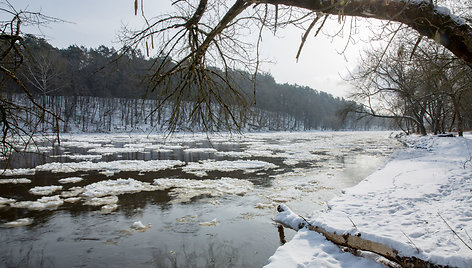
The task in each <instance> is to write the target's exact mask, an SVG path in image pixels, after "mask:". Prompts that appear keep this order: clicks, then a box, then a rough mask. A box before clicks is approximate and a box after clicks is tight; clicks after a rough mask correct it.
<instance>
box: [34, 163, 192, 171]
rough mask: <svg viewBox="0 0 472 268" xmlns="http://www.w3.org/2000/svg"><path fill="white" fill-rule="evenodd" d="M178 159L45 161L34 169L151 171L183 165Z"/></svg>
mask: <svg viewBox="0 0 472 268" xmlns="http://www.w3.org/2000/svg"><path fill="white" fill-rule="evenodd" d="M183 164H184V162H182V161H180V160H149V161H144V160H117V161H111V162H97V163H94V162H89V161H85V162H77V163H59V162H53V163H47V164H44V165H40V166H37V167H36V171H42V172H46V171H49V172H53V173H73V172H78V171H81V172H84V171H107V170H108V171H113V172H122V171H141V172H151V171H159V170H164V169H169V168H173V167H176V166H181V165H183Z"/></svg>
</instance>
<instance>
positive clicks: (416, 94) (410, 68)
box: [351, 32, 472, 136]
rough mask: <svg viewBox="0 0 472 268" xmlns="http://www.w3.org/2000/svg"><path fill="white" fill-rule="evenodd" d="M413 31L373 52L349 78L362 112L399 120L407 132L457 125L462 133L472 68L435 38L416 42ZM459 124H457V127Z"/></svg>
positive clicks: (398, 36) (355, 107)
mask: <svg viewBox="0 0 472 268" xmlns="http://www.w3.org/2000/svg"><path fill="white" fill-rule="evenodd" d="M414 40H415V36H414V35H412V34H411V33H410V32H402V33H397V38H394V39H393V40H392V42H391V43H390V47H389V48H387V49H385V48H377V49H370V50H368V51H366V53H365V54H366V56H365V57H363V58H362V61H361V63H360V66H359V67H358V69H357V70H356V72H355V73H353V74H351V81H352V82H353V85H354V86H355V91H354V93H353V95H352V97H353V99H354V100H356V101H358V102H359V103H361V105H356V106H353V107H352V108H353V109H352V110H354V111H355V112H357V113H359V114H366V115H371V116H376V117H384V118H392V119H396V122H397V123H398V125H399V126H400V127H402V128H403V129H405V130H406V131H407V132H409V130H410V125H411V124H413V125H414V126H415V129H416V132H419V133H421V134H423V135H424V134H426V132H427V130H428V129H429V130H430V131H431V132H433V133H435V134H438V133H444V132H446V131H447V127H446V126H447V125H449V126H450V127H449V129H450V130H452V126H453V125H454V124H456V126H457V131H458V134H459V135H460V136H462V133H463V115H464V113H465V109H464V107H463V100H462V98H463V96H465V95H467V93H468V92H470V91H471V88H470V83H471V81H472V80H471V73H472V70H471V68H470V67H468V66H467V65H466V64H465V63H464V62H462V61H461V60H458V59H457V58H456V57H454V56H453V55H452V54H451V53H450V52H449V51H448V50H446V49H445V48H444V47H442V46H440V45H438V44H435V43H434V42H433V41H431V40H425V41H423V42H422V44H418V42H416V43H415V42H414ZM455 122H456V123H455Z"/></svg>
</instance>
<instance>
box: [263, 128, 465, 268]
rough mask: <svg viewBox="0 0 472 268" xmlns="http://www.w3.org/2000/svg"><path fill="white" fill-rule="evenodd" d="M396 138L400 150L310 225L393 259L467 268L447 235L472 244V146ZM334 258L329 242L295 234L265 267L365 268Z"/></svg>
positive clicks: (448, 140) (454, 141) (314, 235)
mask: <svg viewBox="0 0 472 268" xmlns="http://www.w3.org/2000/svg"><path fill="white" fill-rule="evenodd" d="M404 140H405V142H406V143H407V144H408V148H407V149H404V150H401V151H399V152H397V153H395V154H394V155H393V156H392V158H391V159H390V160H389V161H388V162H387V164H386V165H385V166H384V167H383V168H382V169H380V170H378V171H377V172H375V173H373V174H372V175H370V176H369V177H367V178H366V179H365V180H363V181H362V182H361V183H359V184H358V185H356V186H354V187H352V188H348V189H346V190H345V193H344V194H343V195H341V196H339V197H337V198H334V199H333V200H331V201H330V202H329V204H328V205H329V209H328V210H327V211H325V212H323V213H321V214H320V215H313V217H312V219H310V220H309V221H310V223H311V224H312V225H314V226H321V227H323V228H325V229H327V230H328V231H331V232H334V231H335V232H336V233H349V234H356V233H360V234H361V235H362V237H363V238H364V239H369V240H372V241H375V242H379V243H382V244H385V245H387V246H389V247H392V248H394V249H395V250H397V251H398V253H399V255H400V256H415V257H417V258H420V259H423V260H426V261H429V262H432V263H435V264H439V265H449V266H452V267H472V250H471V249H469V248H468V247H467V246H466V245H465V244H464V243H463V242H462V241H461V240H460V239H459V238H458V237H457V236H456V235H455V234H454V233H453V231H452V230H454V231H455V232H456V233H457V235H458V236H460V237H461V238H462V239H463V240H464V242H465V243H466V244H468V245H469V246H471V245H472V239H471V238H470V235H469V234H472V207H471V205H470V204H471V203H472V163H471V160H472V158H471V157H472V141H471V140H470V139H467V138H460V137H457V138H440V137H431V136H427V137H407V138H405V139H404ZM449 226H450V227H449ZM451 228H452V230H451ZM342 255H343V256H344V255H345V253H342ZM340 258H341V257H340V252H339V250H336V249H335V248H333V244H332V243H330V242H328V241H326V240H325V239H324V238H323V237H321V236H320V235H318V234H317V233H315V232H313V231H307V230H305V229H303V231H299V233H298V234H297V235H296V236H295V237H294V238H293V239H292V241H290V242H289V243H287V244H285V245H284V246H282V247H280V248H279V249H278V250H277V252H276V253H275V254H274V256H273V257H271V258H270V259H269V265H268V267H295V266H298V267H319V266H328V267H356V266H357V267H366V265H364V264H363V262H365V260H363V259H359V258H355V257H353V256H351V257H349V258H348V257H346V259H344V258H343V261H341V260H340ZM369 267H370V266H369Z"/></svg>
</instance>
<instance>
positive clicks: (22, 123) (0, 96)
mask: <svg viewBox="0 0 472 268" xmlns="http://www.w3.org/2000/svg"><path fill="white" fill-rule="evenodd" d="M0 12H2V13H3V15H4V17H10V19H8V20H3V21H0V27H1V28H0V31H1V32H0V73H1V82H0V127H1V131H2V133H1V144H0V156H1V157H8V156H9V155H10V153H11V152H12V150H14V149H16V148H17V147H18V146H23V147H26V146H28V145H29V144H30V143H32V142H34V135H35V133H36V131H37V127H38V123H39V120H38V119H39V118H41V116H42V115H44V114H49V115H51V116H52V118H53V122H50V123H51V124H54V125H55V126H56V127H57V126H58V124H59V122H58V121H59V118H58V117H57V116H55V115H54V113H53V112H51V111H49V110H47V109H46V108H44V106H42V105H41V104H39V103H38V102H36V100H35V99H34V97H33V95H32V94H31V92H30V91H29V90H28V89H27V88H26V86H25V84H24V83H23V81H22V80H21V79H20V78H19V77H18V75H17V72H18V70H19V68H20V67H21V66H22V65H23V63H24V59H25V58H24V51H25V47H24V38H23V32H22V31H21V27H22V26H26V25H38V26H39V25H41V24H44V23H48V22H53V21H57V19H54V18H51V17H48V16H45V15H43V14H41V13H37V12H29V11H23V10H16V9H15V8H14V7H13V5H11V3H10V2H8V1H2V2H1V3H0ZM6 87H12V88H18V89H19V90H20V91H22V92H23V93H25V94H26V96H27V99H28V101H29V103H28V104H26V105H22V104H18V103H15V102H13V101H12V100H11V99H10V98H8V95H7V94H6V93H5V88H6ZM56 129H57V130H58V128H56Z"/></svg>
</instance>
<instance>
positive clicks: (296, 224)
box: [276, 205, 447, 268]
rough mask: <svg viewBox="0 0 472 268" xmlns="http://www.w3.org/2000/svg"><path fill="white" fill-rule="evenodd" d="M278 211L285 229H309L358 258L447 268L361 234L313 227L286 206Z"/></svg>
mask: <svg viewBox="0 0 472 268" xmlns="http://www.w3.org/2000/svg"><path fill="white" fill-rule="evenodd" d="M277 211H278V212H279V213H280V214H283V213H285V214H286V215H285V216H283V217H277V218H276V221H277V222H279V223H281V224H283V225H284V226H285V227H288V228H291V229H294V230H295V231H298V230H300V229H302V228H308V229H309V230H311V231H315V232H317V233H320V234H322V235H323V236H324V237H325V238H326V239H327V240H329V241H331V242H333V243H334V244H336V245H338V246H340V247H344V248H343V250H344V251H347V252H350V253H353V254H354V255H357V256H364V255H365V254H363V252H366V251H367V252H372V253H375V254H377V255H380V256H382V257H384V258H386V259H387V260H385V261H382V260H379V259H378V260H377V261H379V262H381V263H382V264H384V265H386V266H389V267H420V268H422V267H447V266H442V265H437V264H433V263H430V262H428V261H425V260H422V259H419V258H417V257H413V256H410V257H405V256H399V255H398V251H396V250H395V249H393V248H391V247H389V246H386V245H383V244H381V243H378V242H374V241H370V240H367V239H364V238H362V234H361V233H357V234H355V235H351V234H337V233H336V232H329V231H327V230H326V229H324V228H322V227H320V226H313V225H311V224H310V223H309V222H308V221H307V220H305V218H303V217H301V216H298V215H296V214H294V213H293V212H292V211H291V210H290V209H289V208H288V207H287V206H285V205H279V206H278V207H277ZM280 214H279V215H280ZM286 219H288V221H286ZM392 262H393V263H392Z"/></svg>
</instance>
